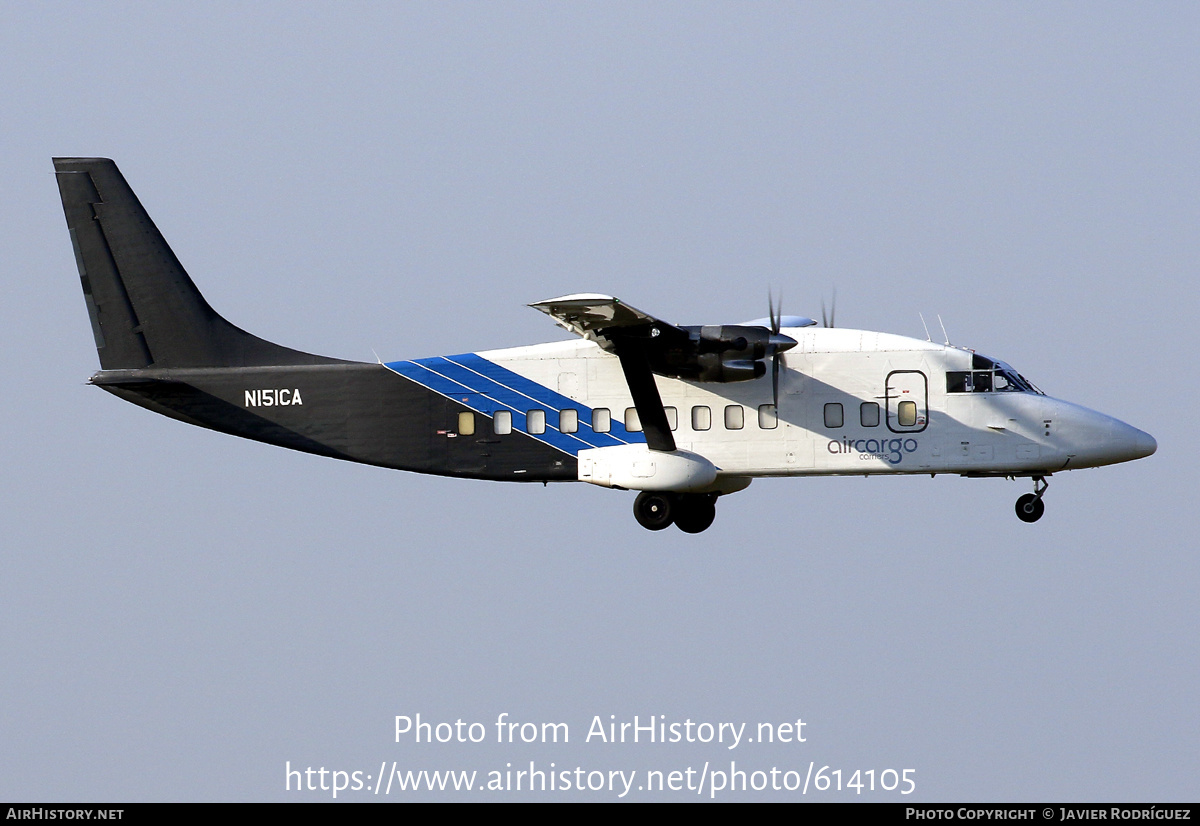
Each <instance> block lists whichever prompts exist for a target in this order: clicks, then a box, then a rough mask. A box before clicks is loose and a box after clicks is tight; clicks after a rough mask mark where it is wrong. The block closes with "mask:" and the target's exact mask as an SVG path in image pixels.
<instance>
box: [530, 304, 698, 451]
mask: <svg viewBox="0 0 1200 826" xmlns="http://www.w3.org/2000/svg"><path fill="white" fill-rule="evenodd" d="M529 306H530V307H533V308H534V309H535V310H540V311H542V312H543V313H545V314H546V315H548V316H550V317H551V318H553V319H554V321H555V323H556V324H558V326H560V327H562V328H564V329H566V330H570V331H571V332H572V333H575V334H576V335H579V336H583V337H584V338H586V339H588V340H589V341H594V342H596V343H597V344H598V345H600V347H601V348H603V349H604V350H607V351H608V352H610V353H615V354H616V356H617V358H619V359H620V360H621V370H622V372H624V374H625V383H626V384H628V385H629V394H630V395H631V396H632V397H633V406H634V407H635V408H636V409H637V412H638V419H639V420H640V421H641V424H642V431H643V432H644V433H645V434H646V446H647V447H649V448H650V449H651V450H661V451H667V452H670V451H673V450H675V437H674V436H673V435H672V434H671V426H670V424H669V423H668V421H667V411H666V410H664V409H663V403H662V396H660V395H659V392H658V385H657V384H656V383H655V381H654V373H655V372H657V371H655V369H654V365H653V364H652V356H654V355H655V354H657V353H658V352H660V351H662V350H663V349H664V347H663V345H666V347H665V349H675V348H682V347H686V345H687V344H688V343H689V341H690V340H691V337H690V335H689V334H688V331H687V330H684V329H682V328H680V327H676V326H674V325H673V324H668V323H666V322H665V321H660V320H658V319H657V318H655V317H654V316H652V315H649V314H647V313H644V312H642V311H641V310H638V309H635V308H634V307H630V306H629V305H628V304H623V303H622V302H621V300H620V299H618V298H614V297H612V296H611V295H599V294H596V293H579V294H576V295H564V296H562V297H560V298H551V299H547V300H546V301H538V302H537V303H534V304H530V305H529ZM658 339H662V341H661V342H660V341H658Z"/></svg>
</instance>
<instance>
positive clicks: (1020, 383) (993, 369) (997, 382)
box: [946, 353, 1046, 396]
mask: <svg viewBox="0 0 1200 826" xmlns="http://www.w3.org/2000/svg"><path fill="white" fill-rule="evenodd" d="M971 367H972V369H971V370H949V371H947V372H946V392H947V393H1036V394H1038V395H1039V396H1044V395H1046V394H1045V393H1043V392H1042V391H1041V390H1039V389H1038V388H1037V385H1035V384H1034V383H1033V382H1031V381H1030V380H1029V379H1027V378H1025V377H1024V376H1022V375H1021V374H1020V373H1018V372H1017V371H1016V370H1014V369H1013V368H1012V367H1010V366H1009V365H1007V364H1005V363H1004V362H1002V361H995V360H993V359H990V358H988V357H987V356H981V355H979V354H978V353H975V354H973V355H972V356H971Z"/></svg>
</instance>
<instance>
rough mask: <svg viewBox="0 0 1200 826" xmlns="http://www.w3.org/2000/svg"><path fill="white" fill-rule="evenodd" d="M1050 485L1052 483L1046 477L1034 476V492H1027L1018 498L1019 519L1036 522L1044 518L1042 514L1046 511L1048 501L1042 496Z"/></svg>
mask: <svg viewBox="0 0 1200 826" xmlns="http://www.w3.org/2000/svg"><path fill="white" fill-rule="evenodd" d="M1048 487H1050V483H1049V482H1047V481H1046V477H1044V476H1035V477H1033V493H1027V494H1025V495H1024V496H1022V497H1021V498H1020V499H1018V500H1017V518H1018V519H1020V520H1021V521H1022V522H1036V521H1038V520H1039V519H1041V518H1042V514H1043V513H1045V512H1046V503H1045V502H1043V501H1042V496H1043V495H1044V494H1045V493H1046V488H1048Z"/></svg>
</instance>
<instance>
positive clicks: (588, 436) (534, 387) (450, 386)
mask: <svg viewBox="0 0 1200 826" xmlns="http://www.w3.org/2000/svg"><path fill="white" fill-rule="evenodd" d="M384 366H385V367H387V368H388V369H389V370H392V371H393V372H395V373H398V374H399V375H401V376H404V377H405V378H408V379H411V380H413V381H415V382H417V383H418V384H420V385H422V386H423V387H427V388H429V389H430V390H433V391H434V392H436V393H439V394H441V395H443V396H445V397H446V398H449V399H453V400H455V401H457V402H459V403H461V404H464V405H466V406H467V407H469V408H470V409H472V410H474V411H476V412H477V413H483V414H484V415H487V416H493V415H494V414H495V412H496V411H497V410H509V411H511V412H512V414H513V426H514V427H516V428H518V429H519V430H521V431H522V432H524V433H526V434H528V435H530V436H532V437H533V438H534V439H537V440H538V441H541V442H543V443H545V444H548V445H551V446H552V447H555V448H557V449H559V450H562V451H563V452H565V453H569V454H571V455H576V454H577V453H578V452H579V451H580V450H583V449H585V448H590V447H609V446H613V445H620V444H629V443H638V442H644V441H645V437H644V436H643V435H642V434H641V433H638V432H632V433H631V432H629V431H627V430H626V429H625V427H624V424H623V422H622V421H621V420H620V419H619V418H617V419H613V420H612V422H611V427H612V431H611V432H610V433H597V432H595V431H594V430H593V429H592V409H591V408H590V407H588V406H586V405H584V404H581V403H580V402H578V401H575V400H574V399H572V398H570V397H568V396H564V395H562V394H559V393H556V392H554V391H552V390H550V389H549V388H547V387H545V386H544V385H541V384H538V383H537V382H535V381H531V380H530V379H527V378H525V377H524V376H521V375H519V374H518V373H514V372H513V371H511V370H508V369H506V368H504V367H501V366H500V365H498V364H496V363H494V362H491V361H488V360H487V359H484V358H481V357H480V356H478V355H476V354H475V353H465V354H460V355H456V356H436V357H434V358H425V359H417V360H412V361H395V362H389V363H387V364H385V365H384ZM539 408H540V409H541V410H542V411H544V412H545V414H546V430H545V432H544V433H539V434H531V433H529V429H528V426H527V422H526V412H527V411H528V410H536V409H539ZM566 409H574V410H577V411H578V412H579V423H578V428H579V430H578V432H576V433H563V432H561V431H560V430H559V425H560V423H559V411H560V410H566Z"/></svg>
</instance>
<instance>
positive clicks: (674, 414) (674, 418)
mask: <svg viewBox="0 0 1200 826" xmlns="http://www.w3.org/2000/svg"><path fill="white" fill-rule="evenodd" d="M663 412H664V413H666V414H667V426H668V427H670V428H671V429H672V430H678V429H679V411H678V410H677V409H676V408H674V407H664V408H663Z"/></svg>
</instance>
